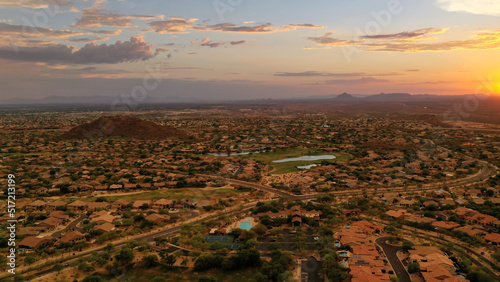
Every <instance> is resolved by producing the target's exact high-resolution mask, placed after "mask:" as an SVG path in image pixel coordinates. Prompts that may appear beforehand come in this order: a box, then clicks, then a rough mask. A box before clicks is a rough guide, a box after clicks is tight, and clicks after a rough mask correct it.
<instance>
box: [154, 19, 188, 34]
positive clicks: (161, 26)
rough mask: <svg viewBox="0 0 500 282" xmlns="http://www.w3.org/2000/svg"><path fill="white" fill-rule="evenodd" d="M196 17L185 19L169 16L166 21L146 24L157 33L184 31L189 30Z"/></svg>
mask: <svg viewBox="0 0 500 282" xmlns="http://www.w3.org/2000/svg"><path fill="white" fill-rule="evenodd" d="M197 20H198V19H185V18H179V17H170V20H167V21H153V22H150V23H149V24H148V25H149V26H150V27H151V28H152V29H151V30H146V31H154V32H157V33H185V32H187V30H190V29H191V28H192V27H193V25H194V23H195V22H196V21H197Z"/></svg>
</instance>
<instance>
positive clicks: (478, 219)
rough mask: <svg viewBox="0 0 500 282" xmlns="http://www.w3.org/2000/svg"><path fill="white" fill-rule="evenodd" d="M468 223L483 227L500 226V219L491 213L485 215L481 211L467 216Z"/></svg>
mask: <svg viewBox="0 0 500 282" xmlns="http://www.w3.org/2000/svg"><path fill="white" fill-rule="evenodd" d="M468 222H469V224H479V225H481V226H483V227H498V226H500V220H498V219H497V218H496V217H494V216H491V215H486V214H482V213H476V214H475V215H473V216H471V217H469V218H468Z"/></svg>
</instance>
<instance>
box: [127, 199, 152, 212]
mask: <svg viewBox="0 0 500 282" xmlns="http://www.w3.org/2000/svg"><path fill="white" fill-rule="evenodd" d="M144 207H146V208H145V209H149V208H150V207H151V201H149V200H136V201H135V202H134V203H133V204H132V209H133V210H140V209H144Z"/></svg>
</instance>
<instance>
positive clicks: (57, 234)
mask: <svg viewBox="0 0 500 282" xmlns="http://www.w3.org/2000/svg"><path fill="white" fill-rule="evenodd" d="M86 217H87V216H85V215H81V216H80V217H79V218H77V219H76V220H74V221H73V222H71V223H70V224H69V225H68V226H66V228H64V229H62V230H59V231H57V232H54V233H53V234H52V237H54V238H56V239H59V238H61V237H62V234H63V233H64V232H66V231H71V230H74V229H75V228H76V226H77V225H78V223H80V222H81V221H82V220H84V219H85V218H86Z"/></svg>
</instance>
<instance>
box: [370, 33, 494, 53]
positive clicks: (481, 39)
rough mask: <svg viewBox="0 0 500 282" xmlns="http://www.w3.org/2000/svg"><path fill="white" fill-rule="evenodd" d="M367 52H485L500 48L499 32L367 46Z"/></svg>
mask: <svg viewBox="0 0 500 282" xmlns="http://www.w3.org/2000/svg"><path fill="white" fill-rule="evenodd" d="M366 46H368V49H367V50H368V51H384V52H426V51H453V50H485V49H498V48H500V31H494V32H482V33H479V34H477V35H476V37H475V38H472V39H466V40H454V41H444V42H435V43H383V44H368V45H366Z"/></svg>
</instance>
